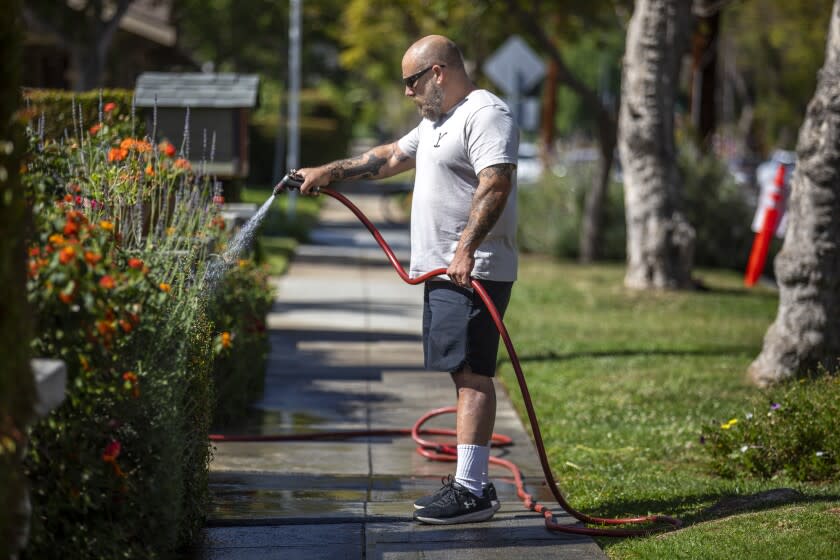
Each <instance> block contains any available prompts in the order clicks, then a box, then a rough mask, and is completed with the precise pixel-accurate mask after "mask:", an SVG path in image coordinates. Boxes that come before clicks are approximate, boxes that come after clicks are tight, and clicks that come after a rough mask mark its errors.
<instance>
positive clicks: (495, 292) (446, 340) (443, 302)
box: [423, 280, 513, 377]
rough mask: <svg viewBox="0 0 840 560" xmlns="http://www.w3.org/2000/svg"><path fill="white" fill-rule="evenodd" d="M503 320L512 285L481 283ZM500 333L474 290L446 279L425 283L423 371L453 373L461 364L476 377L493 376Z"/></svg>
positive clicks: (459, 368)
mask: <svg viewBox="0 0 840 560" xmlns="http://www.w3.org/2000/svg"><path fill="white" fill-rule="evenodd" d="M481 285H482V286H484V289H485V290H486V291H487V293H488V295H489V296H490V299H492V300H493V304H494V305H495V306H496V308H497V309H498V310H499V314H501V315H502V317H504V314H505V309H507V306H508V302H509V301H510V292H511V288H512V287H513V282H493V281H490V280H481ZM498 351H499V331H498V329H496V324H495V323H494V322H493V318H492V317H491V316H490V312H489V311H487V308H486V307H485V305H484V302H483V301H482V300H481V296H479V295H478V292H476V291H475V290H470V289H467V288H461V287H459V286H456V285H455V284H453V283H452V282H449V281H446V280H432V281H429V282H426V289H425V294H424V296H423V354H424V361H425V365H426V369H431V370H437V371H448V372H449V373H455V372H457V371H460V370H461V369H462V368H463V367H464V365H469V366H470V369H471V370H472V371H473V372H475V373H478V374H481V375H486V376H488V377H493V376H494V375H495V374H496V355H497V353H498Z"/></svg>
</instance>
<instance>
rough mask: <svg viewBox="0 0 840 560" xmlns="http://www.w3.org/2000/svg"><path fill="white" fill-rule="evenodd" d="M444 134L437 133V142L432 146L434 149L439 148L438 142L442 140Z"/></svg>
mask: <svg viewBox="0 0 840 560" xmlns="http://www.w3.org/2000/svg"><path fill="white" fill-rule="evenodd" d="M446 134H447V133H446V132H438V139H437V142H435V145H434V146H433V147H434V148H440V141H441V140H442V139H443V137H444V136H446Z"/></svg>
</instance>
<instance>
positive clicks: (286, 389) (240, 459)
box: [197, 194, 605, 560]
mask: <svg viewBox="0 0 840 560" xmlns="http://www.w3.org/2000/svg"><path fill="white" fill-rule="evenodd" d="M349 196H350V198H351V199H352V200H353V201H354V203H356V204H357V205H359V206H360V207H361V208H362V210H363V211H364V212H365V213H366V214H367V215H368V216H369V217H370V218H371V219H372V220H373V221H374V222H375V223H377V225H380V224H383V221H384V219H383V216H384V215H389V212H388V211H387V210H386V208H387V207H386V204H388V202H387V200H383V199H382V198H381V197H378V196H375V195H369V194H349ZM325 203H326V204H325V206H324V209H323V211H322V214H321V221H320V224H319V227H318V228H317V229H316V230H314V231H313V232H312V236H311V239H312V242H311V244H309V245H305V246H302V247H300V249H299V251H298V252H297V254H296V258H295V260H294V262H293V264H292V266H291V268H290V270H289V272H288V274H286V275H285V276H283V277H282V278H278V279H276V284H277V300H276V302H275V304H274V307H273V309H272V312H271V314H270V316H269V320H268V324H269V328H270V329H271V331H270V332H271V356H270V359H269V364H268V370H267V373H266V386H265V395H264V398H263V400H262V401H261V402H259V403H257V405H256V412H255V414H254V415H253V418H251V419H250V420H249V421H248V422H246V423H244V424H243V425H242V426H238V427H237V428H236V430H237V431H238V432H239V433H253V434H283V433H306V432H321V431H333V430H342V431H345V430H373V429H394V428H410V427H411V426H412V425H413V424H414V422H415V421H416V420H417V418H419V417H420V416H421V415H422V414H424V413H425V412H427V411H428V410H430V409H432V408H438V407H441V406H450V405H453V404H454V400H455V391H454V387H453V385H452V382H451V380H450V378H449V376H448V375H446V374H445V373H437V372H427V371H425V370H423V356H422V348H421V340H420V330H421V312H422V300H423V292H422V287H420V286H409V285H407V284H405V283H403V282H402V281H401V280H400V279H399V277H398V276H397V275H396V274H395V273H394V271H393V269H392V268H391V267H390V265H389V264H388V262H387V260H386V259H385V257H384V255H383V254H382V252H381V250H380V249H379V247H378V246H377V245H376V243H375V241H374V240H373V238H372V237H371V236H370V234H369V233H368V232H367V230H365V229H364V227H363V226H362V225H361V224H360V223H359V222H358V221H357V220H356V218H355V217H354V216H353V215H352V214H351V213H350V212H349V211H348V210H347V209H346V208H344V207H343V206H342V205H341V204H339V203H338V202H336V201H335V200H334V199H332V198H327V199H326V200H325ZM382 233H383V236H384V237H385V238H386V239H387V240H388V242H389V244H390V245H391V246H392V248H394V249H395V251H396V252H397V254H398V256H399V258H400V260H401V261H402V262H403V263H405V264H406V265H407V263H408V250H409V244H408V229H407V227H406V225H405V224H389V225H384V226H383V227H382ZM497 389H498V396H499V398H498V415H497V420H496V431H497V432H499V433H503V434H506V435H509V436H511V437H513V439H514V441H515V445H514V446H512V447H510V448H508V449H506V450H504V451H501V452H500V451H496V452H495V453H496V454H502V455H504V456H505V457H506V458H508V459H512V460H513V461H515V462H516V463H517V464H519V466H520V468H521V469H522V471H523V473H524V474H525V476H526V481H527V482H528V491H529V492H530V493H531V494H532V495H534V496H536V497H537V498H538V499H540V500H541V501H542V502H543V503H545V504H552V503H553V501H552V499H551V498H550V494H549V492H548V490H547V488H545V485H544V481H543V475H542V472H541V470H540V467H539V461H538V459H537V455H536V453H535V451H534V448H533V445H532V444H531V442H530V438H529V436H528V435H527V433H526V432H525V430H524V429H523V426H522V424H521V422H520V421H519V419H518V417H517V416H516V414H515V412H514V410H513V408H512V406H511V403H510V400H509V399H508V398H507V395H506V394H505V392H504V390H503V389H502V388H501V387H497ZM428 426H439V427H453V426H454V417H451V416H450V417H443V418H439V419H435V420H433V421H432V422H430V423H429V424H428ZM215 447H216V449H215V456H214V459H213V463H212V465H211V493H212V511H211V514H210V519H209V521H208V526H207V527H206V528H205V529H204V535H203V543H202V545H201V549H200V550H199V551H197V557H199V558H206V559H237V560H239V559H252V558H253V559H257V558H259V559H273V558H284V559H285V558H306V559H311V558H325V559H326V558H329V559H333V558H348V559H357V558H366V559H374V558H377V559H378V558H389V559H404V558H405V559H408V558H458V559H461V560H469V559H505V560H507V559H511V558H523V557H525V556H526V555H528V554H535V555H537V556H538V557H540V558H555V559H572V558H575V559H580V558H583V559H596V558H598V559H600V558H605V555H604V554H603V552H602V551H601V550H600V549H599V548H598V546H597V545H596V544H595V543H594V541H592V540H591V539H589V538H586V537H580V536H574V535H565V534H556V533H550V532H549V531H547V530H546V529H545V528H544V523H543V520H542V517H541V516H540V515H538V514H535V513H533V512H530V511H528V510H526V509H524V507H523V506H522V504H521V502H520V501H519V499H518V498H517V497H516V492H515V488H514V486H513V484H512V481H511V479H510V477H509V473H508V472H507V471H506V470H504V469H498V470H496V468H495V467H491V472H490V475H491V477H492V478H493V480H494V482H495V484H496V487H497V489H498V491H499V498H500V500H501V502H502V508H501V510H500V511H499V512H498V513H497V514H496V516H495V517H494V518H493V519H492V520H491V521H488V522H484V523H479V524H468V525H455V526H427V525H421V524H418V523H416V522H414V521H412V518H411V515H412V513H413V507H412V502H413V500H414V499H416V498H417V497H419V496H422V495H425V494H428V493H431V492H434V491H436V490H437V489H438V488H439V487H440V484H441V477H443V476H446V475H447V474H450V473H454V464H452V463H437V462H430V461H428V460H426V459H424V458H422V457H420V456H419V455H418V454H417V453H415V451H414V448H415V445H414V443H413V442H412V441H411V439H410V437H360V438H356V439H351V440H346V441H321V442H294V443H217V444H216V446H215ZM557 511H558V512H559V511H560V510H559V508H557ZM558 521H559V522H567V523H570V524H571V523H573V522H575V520H574V519H572V518H570V517H568V516H558Z"/></svg>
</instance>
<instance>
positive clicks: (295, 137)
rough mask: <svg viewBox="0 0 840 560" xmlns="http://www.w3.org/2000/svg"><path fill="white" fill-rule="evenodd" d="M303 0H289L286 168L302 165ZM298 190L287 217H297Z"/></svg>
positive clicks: (290, 196)
mask: <svg viewBox="0 0 840 560" xmlns="http://www.w3.org/2000/svg"><path fill="white" fill-rule="evenodd" d="M302 3H303V0H289V142H288V144H287V145H288V151H287V152H286V170H287V171H289V170H291V169H297V167H298V165H300V43H301V37H300V28H301V16H300V13H301V4H302ZM296 203H297V192H295V191H290V192H289V205H288V206H287V217H288V218H289V220H294V219H295V213H296V205H297V204H296Z"/></svg>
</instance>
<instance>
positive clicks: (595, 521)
mask: <svg viewBox="0 0 840 560" xmlns="http://www.w3.org/2000/svg"><path fill="white" fill-rule="evenodd" d="M320 192H322V193H324V194H326V195H328V196H331V197H333V198H334V199H336V200H338V201H339V202H341V203H342V204H344V205H345V206H346V207H347V208H349V209H350V211H351V212H353V214H355V215H356V217H357V218H358V219H359V220H360V221H361V222H362V223H363V224H364V225H365V227H366V228H367V229H368V231H370V233H371V234H372V235H373V237H374V239H376V242H377V243H378V244H379V246H380V247H381V248H382V250H383V251H384V252H385V255H386V256H387V257H388V260H389V261H390V262H391V264H392V265H393V267H394V270H396V271H397V274H399V276H400V278H402V279H403V281H404V282H406V283H408V284H413V285H416V284H421V283H423V282H425V281H426V280H428V279H429V278H433V277H435V276H440V275H445V274H446V269H445V268H438V269H435V270H431V271H429V272H427V273H425V274H423V275H421V276H418V277H417V278H410V277H409V276H408V274H407V273H406V272H405V269H403V267H402V265H401V264H400V262H399V260H397V257H396V256H395V255H394V252H393V251H392V250H391V247H390V246H389V245H388V243H387V242H386V241H385V239H384V238H383V237H382V234H380V233H379V230H377V229H376V226H374V225H373V223H371V221H370V220H369V219H368V218H367V216H365V215H364V214H363V213H362V211H361V210H359V208H357V207H356V205H355V204H353V203H352V202H351V201H350V200H349V199H347V197H345V196H344V195H342V194H340V193H338V192H336V191H334V190H332V189H327V188H323V189H321V190H320ZM472 287H473V288H474V289H475V291H476V292H477V293H478V295H479V296H480V297H481V299H482V301H483V302H484V305H486V306H487V309H488V311H489V312H490V315H491V316H492V317H493V322H494V323H495V324H496V328H497V329H498V330H499V334H500V335H501V337H502V340H503V341H504V343H505V348H506V349H507V352H508V355H509V356H510V361H511V363H512V364H513V369H514V371H515V372H516V380H517V381H518V382H519V389H520V391H521V392H522V400H523V402H524V404H525V410H526V411H527V412H528V421H529V422H530V426H531V432H532V433H533V435H534V443H535V445H536V448H537V453H538V454H539V457H540V465H541V466H542V469H543V474H544V475H545V480H546V483H547V484H548V487H549V488H550V489H551V492H552V494H554V498H555V499H556V500H557V503H558V504H559V505H560V507H562V508H563V509H564V510H565V511H566V512H567V513H568V514H569V515H571V516H572V517H574V518H576V519H578V520H579V521H582V522H583V523H587V524H591V525H602V526H603V525H626V524H640V523H646V524H658V525H652V526H648V527H644V528H639V529H627V528H612V529H607V528H595V527H575V526H568V525H560V524H558V523H555V522H554V515H553V513H552V512H551V510H550V509H548V508H547V507H545V506H543V505H542V504H539V503H537V502H536V501H535V500H534V499H533V497H532V496H531V495H530V494H528V493H527V492H526V491H525V486H524V483H523V481H522V473H521V471H520V470H519V467H517V466H516V465H515V464H514V463H512V462H511V461H507V460H505V459H501V458H499V457H492V456H491V457H490V462H491V463H493V464H496V465H499V466H502V467H505V468H506V469H508V470H509V471H510V472H511V473H512V474H513V478H514V481H515V484H516V490H517V495H518V496H519V498H520V499H521V500H522V502H523V504H524V505H525V507H526V508H527V509H529V510H532V511H535V512H537V513H541V514H542V515H543V517H544V518H545V526H546V528H547V529H548V530H550V531H558V532H563V533H577V534H583V535H593V536H611V537H632V536H645V535H650V534H652V533H656V532H660V531H665V530H673V529H677V528H679V527H681V526H682V522H681V521H680V520H678V519H675V518H673V517H668V516H665V515H646V516H640V517H625V518H617V519H613V518H605V517H592V516H589V515H586V514H584V513H581V512H579V511H577V510H575V509H574V508H572V506H571V505H569V503H568V502H567V501H566V499H565V498H564V497H563V494H562V493H561V492H560V488H559V487H558V485H557V482H556V481H555V480H554V475H553V474H552V472H551V466H550V465H549V464H548V457H547V455H546V452H545V446H544V444H543V441H542V435H541V433H540V426H539V423H538V422H537V417H536V414H535V413H534V406H533V404H532V402H531V395H530V392H529V391H528V385H527V384H526V383H525V375H524V374H523V373H522V367H521V366H520V363H519V358H518V357H517V355H516V349H514V347H513V343H512V342H511V340H510V336H509V335H508V332H507V328H506V327H505V324H504V322H503V321H502V317H501V315H500V314H499V311H498V310H497V309H496V306H495V305H494V304H493V300H491V299H490V296H489V295H488V294H487V292H486V290H485V289H484V286H482V285H481V282H480V281H479V280H476V279H475V278H473V279H472ZM455 410H456V409H455V407H445V408H438V409H436V410H432V411H429V412H427V413H426V414H425V415H423V416H422V417H421V418H420V419H419V420H417V422H416V423H415V424H414V427H412V428H411V430H408V429H392V430H360V431H345V432H322V433H317V434H291V435H274V436H272V435H264V436H259V435H257V436H236V435H211V436H210V440H211V441H301V440H315V439H345V438H352V437H364V436H385V435H389V436H392V435H409V434H410V435H411V437H412V439H414V441H415V442H416V443H417V444H418V447H417V452H418V453H419V454H420V455H422V456H423V457H426V458H428V459H430V460H433V461H455V460H457V449H456V448H455V447H454V446H452V445H449V444H442V443H439V442H436V441H432V440H427V439H423V438H422V437H421V435H442V436H454V435H455V430H451V429H430V428H423V424H425V423H426V422H427V421H428V420H430V419H431V418H434V417H435V416H439V415H441V414H447V413H454V412H455ZM492 443H493V446H494V447H499V446H505V445H510V444H511V443H512V442H511V439H510V438H509V437H507V436H503V435H498V434H493V438H492Z"/></svg>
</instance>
